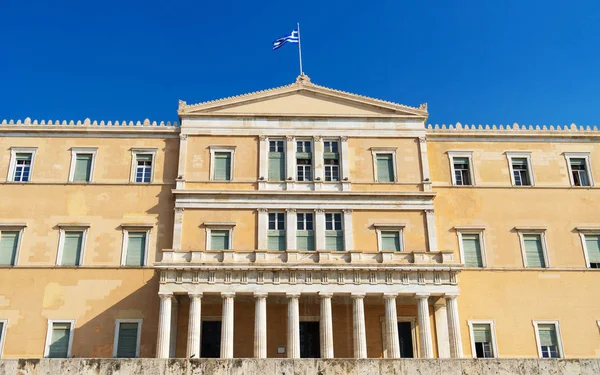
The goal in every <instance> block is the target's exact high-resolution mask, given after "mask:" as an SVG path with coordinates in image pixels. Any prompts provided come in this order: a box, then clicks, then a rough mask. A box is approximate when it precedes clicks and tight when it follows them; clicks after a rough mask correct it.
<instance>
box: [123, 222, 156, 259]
mask: <svg viewBox="0 0 600 375" xmlns="http://www.w3.org/2000/svg"><path fill="white" fill-rule="evenodd" d="M121 228H122V230H123V242H122V244H121V264H120V266H121V267H131V268H136V267H148V249H149V248H150V238H151V237H150V235H151V233H152V229H153V228H154V225H153V224H123V225H121ZM129 232H146V243H145V248H144V262H143V263H144V264H142V265H141V266H129V265H127V264H126V262H127V250H128V249H127V247H128V246H129Z"/></svg>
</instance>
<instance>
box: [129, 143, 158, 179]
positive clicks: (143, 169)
mask: <svg viewBox="0 0 600 375" xmlns="http://www.w3.org/2000/svg"><path fill="white" fill-rule="evenodd" d="M131 152H132V154H133V163H132V165H131V182H138V183H150V182H152V181H153V178H154V177H153V176H154V161H155V159H156V149H132V150H131Z"/></svg>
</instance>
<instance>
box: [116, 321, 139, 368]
mask: <svg viewBox="0 0 600 375" xmlns="http://www.w3.org/2000/svg"><path fill="white" fill-rule="evenodd" d="M141 335H142V319H117V320H116V321H115V339H114V342H113V357H115V358H137V357H139V356H140V338H141Z"/></svg>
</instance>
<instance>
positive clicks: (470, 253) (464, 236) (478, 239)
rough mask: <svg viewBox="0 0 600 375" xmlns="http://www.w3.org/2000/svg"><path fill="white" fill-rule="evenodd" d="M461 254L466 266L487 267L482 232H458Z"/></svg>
mask: <svg viewBox="0 0 600 375" xmlns="http://www.w3.org/2000/svg"><path fill="white" fill-rule="evenodd" d="M458 236H459V241H460V245H461V249H460V251H461V255H462V260H463V263H464V264H465V267H471V268H482V267H485V264H484V258H483V251H482V246H481V245H482V242H483V241H482V233H461V232H458Z"/></svg>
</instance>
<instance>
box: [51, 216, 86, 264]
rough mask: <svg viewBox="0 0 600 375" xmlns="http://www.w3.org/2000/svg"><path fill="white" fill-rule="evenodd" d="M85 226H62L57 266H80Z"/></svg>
mask: <svg viewBox="0 0 600 375" xmlns="http://www.w3.org/2000/svg"><path fill="white" fill-rule="evenodd" d="M86 234H87V228H84V227H80V226H67V227H65V226H62V225H61V228H60V239H59V244H58V254H57V257H56V264H57V265H59V266H80V265H81V264H82V263H83V252H84V248H85V237H86Z"/></svg>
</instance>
